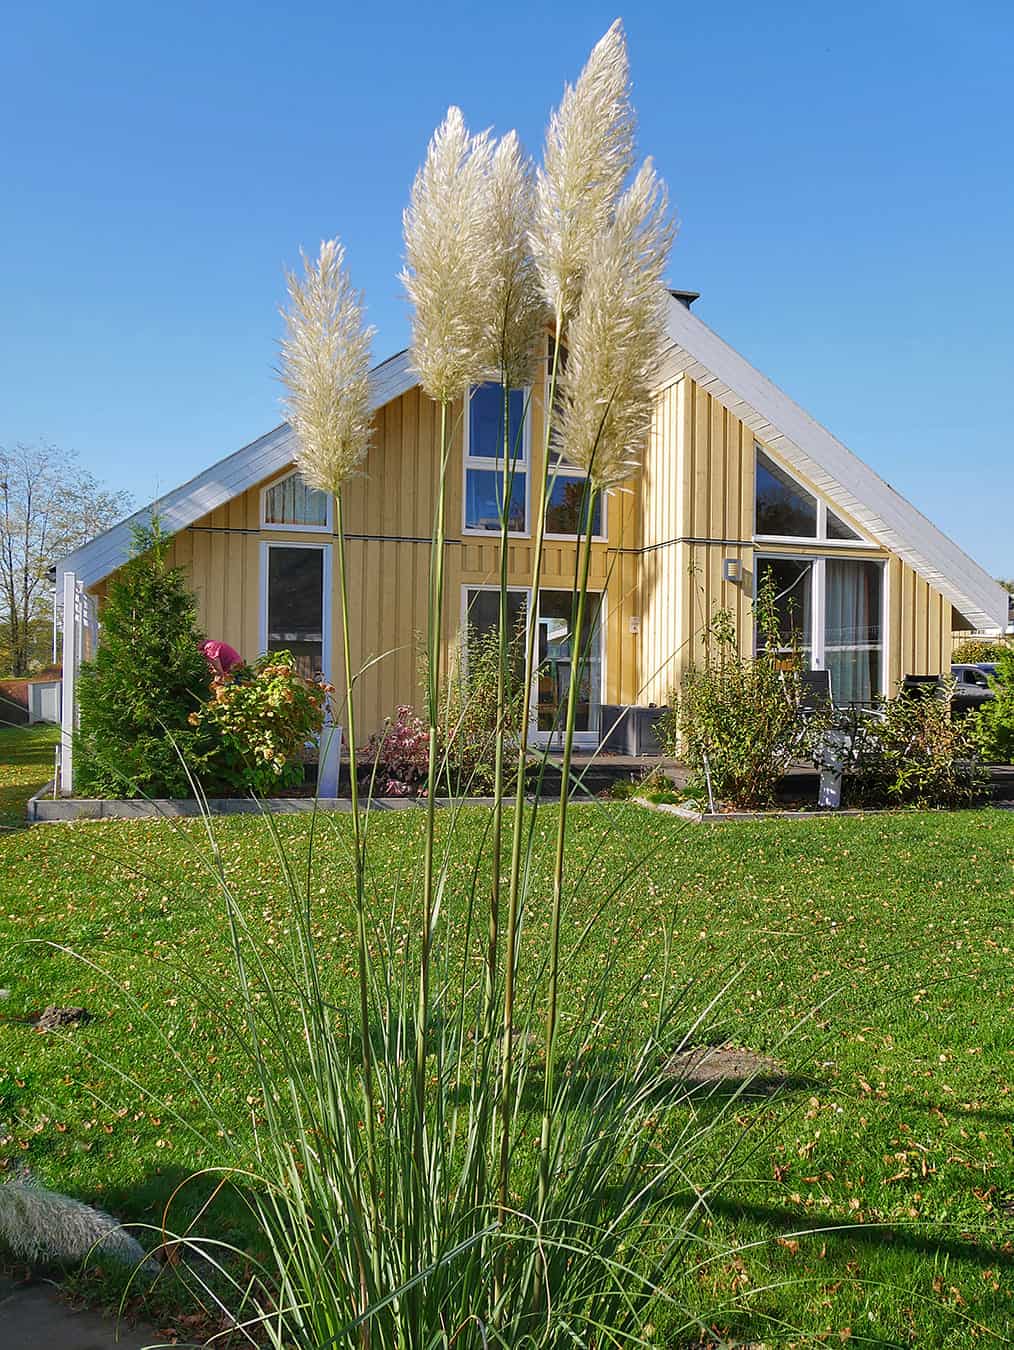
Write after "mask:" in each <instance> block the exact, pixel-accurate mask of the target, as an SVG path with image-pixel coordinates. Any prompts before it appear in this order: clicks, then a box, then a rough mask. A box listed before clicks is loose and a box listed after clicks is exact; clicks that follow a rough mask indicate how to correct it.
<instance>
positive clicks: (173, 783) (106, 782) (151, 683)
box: [75, 520, 211, 797]
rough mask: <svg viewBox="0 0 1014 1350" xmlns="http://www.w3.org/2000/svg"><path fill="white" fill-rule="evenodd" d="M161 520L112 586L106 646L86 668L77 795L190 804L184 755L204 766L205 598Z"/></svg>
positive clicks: (141, 532) (137, 539)
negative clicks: (197, 724)
mask: <svg viewBox="0 0 1014 1350" xmlns="http://www.w3.org/2000/svg"><path fill="white" fill-rule="evenodd" d="M169 545H170V536H169V535H167V534H165V533H164V532H163V530H162V529H161V527H160V525H159V523H158V521H157V520H154V521H152V524H151V525H150V526H148V527H146V528H137V529H135V531H134V539H133V556H132V557H131V559H130V561H129V562H128V563H127V564H126V565H125V566H124V567H123V568H122V570H121V571H120V573H119V574H118V575H117V576H116V577H115V578H114V579H113V580H112V581H111V582H110V585H109V592H108V595H107V598H106V602H105V604H104V606H103V608H102V641H101V643H100V644H99V649H98V652H97V653H96V656H95V660H94V661H90V662H86V663H85V664H84V665H83V666H82V668H81V675H80V686H79V690H80V692H79V706H80V733H79V737H78V741H77V742H76V772H75V790H76V791H78V792H80V793H82V794H83V795H88V796H113V797H136V796H140V795H146V796H149V797H189V796H191V795H192V789H191V787H190V784H189V782H188V779H187V773H186V769H185V768H184V765H183V763H181V755H182V757H183V758H184V759H185V760H186V761H187V762H188V763H191V764H193V763H196V761H197V759H198V758H199V750H200V747H198V745H197V744H196V737H197V736H198V735H199V734H200V733H198V732H195V730H194V729H193V728H192V727H191V726H190V725H189V723H188V718H189V716H190V714H191V713H192V712H194V711H195V710H196V709H197V708H198V707H199V706H200V704H201V703H203V702H204V701H205V700H206V699H207V698H208V696H209V691H210V685H211V670H210V668H209V666H208V662H207V660H206V659H205V657H204V654H203V652H202V651H201V649H200V643H201V641H202V634H201V632H200V630H199V629H198V626H197V601H196V598H195V596H194V595H193V593H192V592H191V590H190V589H189V587H188V586H187V584H186V580H185V578H184V576H183V573H182V571H181V569H180V568H178V567H170V566H169V562H168V554H169Z"/></svg>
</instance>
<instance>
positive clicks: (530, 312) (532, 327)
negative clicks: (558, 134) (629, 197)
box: [479, 131, 546, 389]
mask: <svg viewBox="0 0 1014 1350" xmlns="http://www.w3.org/2000/svg"><path fill="white" fill-rule="evenodd" d="M534 210H535V177H534V172H533V169H532V163H531V160H530V159H528V157H527V156H526V155H525V154H524V153H523V151H522V149H521V145H520V143H519V141H518V137H517V133H516V132H513V131H511V132H508V134H507V135H506V136H504V137H503V138H502V140H500V141H499V142H498V143H497V145H496V148H495V149H494V151H493V154H492V158H491V160H490V163H489V168H488V171H487V174H486V181H485V192H484V194H483V200H482V212H481V216H480V221H479V226H480V235H481V262H480V266H481V282H480V290H481V292H482V306H483V318H484V325H483V350H482V357H483V360H484V362H485V364H486V366H487V368H488V370H489V373H490V374H492V373H494V372H496V371H499V372H501V374H502V375H503V376H504V377H505V378H506V380H507V383H508V384H509V385H510V386H511V387H512V388H514V389H518V388H521V387H522V386H523V385H525V384H527V383H528V381H529V379H530V378H531V375H532V368H533V365H534V361H535V350H536V344H537V342H538V339H539V337H540V336H541V333H542V328H543V324H544V322H545V319H546V307H545V303H544V301H543V298H542V293H541V291H540V290H539V279H538V272H537V271H536V267H535V259H534V258H533V257H532V249H531V240H530V233H531V229H532V222H533V216H534Z"/></svg>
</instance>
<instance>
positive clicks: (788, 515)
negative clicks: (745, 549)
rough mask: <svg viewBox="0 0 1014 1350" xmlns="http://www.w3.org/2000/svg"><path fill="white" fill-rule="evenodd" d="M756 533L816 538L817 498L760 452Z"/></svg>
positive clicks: (758, 456) (758, 457) (758, 460)
mask: <svg viewBox="0 0 1014 1350" xmlns="http://www.w3.org/2000/svg"><path fill="white" fill-rule="evenodd" d="M757 533H758V534H770V535H776V536H780V537H784V538H790V539H793V538H794V539H816V537H817V499H816V497H811V496H810V494H809V493H808V492H806V491H805V490H804V489H803V488H801V487H800V486H799V484H798V483H795V482H793V480H792V479H791V478H790V477H789V475H788V474H787V473H786V472H785V471H784V470H783V469H780V468H779V467H778V465H777V464H775V463H774V462H773V461H772V460H770V459H768V457H767V455H765V454H764V452H763V451H762V450H758V451H757Z"/></svg>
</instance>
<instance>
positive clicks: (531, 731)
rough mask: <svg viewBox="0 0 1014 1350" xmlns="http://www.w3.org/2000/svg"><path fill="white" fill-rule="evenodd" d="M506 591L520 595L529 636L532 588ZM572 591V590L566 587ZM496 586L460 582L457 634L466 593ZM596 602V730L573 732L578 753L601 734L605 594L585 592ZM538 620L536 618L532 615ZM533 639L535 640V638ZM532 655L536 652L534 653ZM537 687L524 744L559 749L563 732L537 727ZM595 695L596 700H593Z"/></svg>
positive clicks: (596, 741)
mask: <svg viewBox="0 0 1014 1350" xmlns="http://www.w3.org/2000/svg"><path fill="white" fill-rule="evenodd" d="M507 589H508V591H509V592H511V593H512V594H515V595H523V596H524V597H525V600H526V605H525V622H526V630H525V636H526V638H527V637H528V636H529V635H530V629H529V627H528V625H530V624H531V623H532V619H533V614H532V588H531V587H530V586H508V587H507ZM542 589H543V590H544V591H566V590H567V589H568V588H567V587H566V586H543V587H542ZM570 589H571V590H573V588H570ZM499 590H500V587H499V586H498V585H496V584H495V583H492V582H462V586H461V632H462V633H464V631H465V628H466V625H467V623H468V595H469V592H470V591H492V592H498V591H499ZM593 596H594V597H596V598H597V600H598V602H599V603H598V621H599V644H600V655H599V680H598V685H599V687H598V690H597V691H596V690H594V689H593V690H592V702H593V703H595V704H596V705H597V707H598V709H599V723H600V725H599V728H598V730H596V731H576V732H575V733H574V745H575V748H579V749H582V750H597V749H598V746H599V741H600V738H601V734H602V729H601V709H602V703H603V694H604V691H605V687H606V641H605V617H606V612H607V611H606V591H605V589H604V588H603V589H602V590H601V591H592V590H589V591H588V598H589V600H590V599H591V598H592V597H593ZM535 618H536V619H538V615H536V616H535ZM536 640H537V639H536ZM536 655H538V651H537V650H536ZM467 656H468V653H467V650H465V651H463V659H467ZM538 692H539V691H538V684H537V681H536V682H535V683H533V685H532V699H531V703H530V704H529V708H528V744H529V745H532V746H551V747H552V748H556V749H559V748H561V747H562V742H563V729H562V728H561V729H560V730H559V731H540V730H539V728H538ZM596 695H597V697H596Z"/></svg>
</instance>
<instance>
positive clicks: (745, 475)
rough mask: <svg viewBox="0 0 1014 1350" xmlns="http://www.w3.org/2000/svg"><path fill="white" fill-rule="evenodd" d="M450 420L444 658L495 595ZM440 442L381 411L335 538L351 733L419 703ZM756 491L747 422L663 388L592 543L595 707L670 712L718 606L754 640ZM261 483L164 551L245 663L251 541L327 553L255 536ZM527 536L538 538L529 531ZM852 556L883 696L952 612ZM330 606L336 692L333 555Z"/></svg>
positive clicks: (897, 567) (874, 553)
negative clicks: (880, 657)
mask: <svg viewBox="0 0 1014 1350" xmlns="http://www.w3.org/2000/svg"><path fill="white" fill-rule="evenodd" d="M453 419H454V427H455V439H456V443H457V450H456V452H455V453H454V454H453V455H452V457H451V464H450V467H449V469H448V508H447V532H448V539H449V541H450V542H449V543H448V546H447V554H446V559H445V566H446V579H447V613H446V622H445V626H444V639H445V644H446V653H447V657H448V659H450V658H451V656H452V654H453V652H454V650H455V646H456V639H457V630H458V626H459V623H460V618H461V591H462V587H463V586H468V585H495V584H496V581H497V542H496V539H495V538H492V537H491V538H483V537H481V536H475V535H467V534H464V533H463V532H462V528H461V527H462V478H463V473H462V463H461V440H462V438H461V426H462V409H461V408H460V406H459V407H456V408H455V409H454V410H453ZM542 419H543V407H542V391H541V388H540V387H538V386H537V387H536V389H535V391H534V393H533V396H532V436H531V442H532V454H531V462H530V464H529V466H528V473H529V490H530V494H531V506H530V511H531V515H532V517H534V512H535V505H536V497H537V491H536V484H537V481H538V478H539V475H540V472H541V461H540V446H541V444H542V440H543V435H542V425H543V421H542ZM439 435H440V429H439V409H438V408H437V407H436V405H435V404H433V403H432V402H431V401H430V400H429V399H428V398H426V397H425V396H424V395H423V394H422V393H421V391H420V390H418V389H412V390H410V391H409V392H408V393H406V394H404V395H402V396H401V397H400V398H397V399H395V400H393V401H392V402H390V403H388V404H386V405H385V406H384V407H383V408H381V409H380V410H379V412H378V413H377V415H376V434H375V438H374V444H373V446H372V448H371V450H370V454H369V458H368V461H367V464H366V469H365V472H364V473H363V474H362V475H361V476H360V477H358V478H356V479H355V480H354V481H353V482H352V483H351V484H350V485H349V487H348V488H347V490H346V524H347V529H348V530H349V531H350V533H352V534H356V535H361V536H367V537H365V538H360V539H352V540H350V541H349V546H348V547H349V585H350V618H351V622H352V650H353V661H354V662H355V664H356V666H357V667H358V668H363V667H365V666H367V664H368V663H370V662H375V664H374V665H371V666H370V668H369V669H368V670H367V671H366V673H365V674H364V675H363V677H362V679H361V681H360V682H359V685H358V692H359V708H360V725H361V727H362V728H363V734H364V735H365V734H367V733H368V732H369V731H371V730H372V729H374V728H376V727H378V726H379V725H380V724H381V722H382V721H383V719H384V717H386V716H389V715H390V714H392V713H393V712H394V710H395V708H396V707H397V705H398V704H399V703H409V704H412V705H415V706H418V705H419V702H420V686H419V679H420V641H421V632H422V629H423V627H424V625H425V616H426V595H427V572H428V567H429V543H428V540H429V536H430V531H431V529H432V524H433V511H434V506H435V483H436V476H437V468H438V458H439V449H440V447H439ZM281 476H283V475H276V478H275V479H271V480H269V481H276V479H277V477H281ZM753 483H754V435H753V433H752V432H751V431H750V429H749V428H748V427H747V426H746V425H745V424H744V423H743V422H741V421H740V420H739V419H738V418H737V417H735V416H734V415H733V414H732V413H730V412H729V411H728V410H727V409H726V408H724V407H723V406H722V404H720V403H719V402H718V400H716V399H714V398H712V397H711V395H710V394H708V393H707V391H706V390H704V389H702V388H701V387H700V386H698V385H697V384H696V383H695V382H694V381H693V380H692V379H690V378H689V377H687V376H684V377H681V378H680V379H678V380H677V381H676V382H675V383H673V384H671V385H669V386H668V387H667V388H665V389H662V390H660V391H659V393H658V394H657V396H656V399H655V407H654V415H653V419H652V426H651V432H650V435H649V438H648V444H647V445H646V447H645V448H644V454H643V457H642V463H641V467H640V470H639V472H638V473H637V474H636V475H635V476H634V479H633V480H632V481H631V483H630V484H628V485H627V486H626V487H625V488H624V489H623V490H621V491H618V492H615V493H613V494H611V495H610V497H609V499H608V502H607V504H606V522H607V530H608V539H607V542H605V543H596V544H594V545H593V555H592V566H591V584H592V586H593V587H594V588H595V589H596V590H601V591H603V592H604V593H605V605H604V611H603V625H604V633H605V643H604V652H605V682H604V690H603V696H604V699H605V701H606V702H609V703H615V702H619V703H649V702H653V703H663V702H665V701H666V699H667V697H668V694H669V692H670V690H672V689H673V688H674V687H676V686H677V685H678V683H679V679H680V675H681V672H682V670H683V669H684V668H685V666H686V665H687V663H688V662H690V661H699V660H700V659H701V656H702V645H701V637H700V634H701V630H702V628H703V627H704V625H705V624H706V622H707V621H708V619H709V618H710V617H711V616H712V615H713V614H714V612H715V610H716V609H720V608H728V609H731V610H732V612H733V614H734V615H735V618H736V622H737V625H738V627H739V632H740V633H741V635H742V636H743V641H744V643H745V644H746V646H747V647H749V646H750V645H751V644H752V626H753V625H752V610H751V599H752V596H753V591H754V546H753V543H752V534H753ZM263 486H264V484H261V485H260V486H258V487H257V488H252V489H250V490H249V491H247V492H246V493H244V494H243V495H242V496H239V497H236V498H235V499H234V500H233V501H231V502H229V503H227V504H226V505H224V506H221V507H219V508H218V509H216V510H215V511H212V512H211V513H210V514H209V515H207V516H205V517H203V518H202V519H201V520H200V521H198V522H196V523H195V524H194V525H193V526H190V527H189V528H188V529H186V530H183V531H182V532H181V533H180V534H178V535H177V536H176V537H175V539H174V541H173V549H172V555H171V556H172V561H173V562H175V563H178V564H179V565H181V566H182V567H183V568H184V569H185V571H186V573H187V575H188V577H189V580H190V583H191V585H192V586H193V587H194V589H195V591H196V593H197V596H198V601H199V606H200V621H201V624H202V626H203V628H204V630H205V631H206V632H207V633H208V634H209V635H210V636H213V637H218V638H223V639H224V640H225V641H227V642H229V643H231V644H232V645H233V646H235V647H237V648H238V649H239V650H240V651H241V652H242V653H243V654H244V655H245V656H248V657H252V656H254V655H256V654H257V651H258V648H259V642H260V597H261V580H262V579H261V575H260V572H261V544H262V543H263V542H265V541H267V542H270V543H278V544H282V543H285V542H287V541H288V542H298V543H318V542H319V543H322V544H326V543H331V542H333V540H332V538H331V536H330V535H328V534H317V533H313V534H311V533H306V532H301V531H299V530H292V531H288V530H279V529H272V530H263V529H262V528H261V523H260V521H261V505H260V497H261V489H262V488H263ZM839 514H840V513H839ZM531 523H532V526H533V530H534V523H535V522H534V519H532V522H531ZM779 551H792V550H791V549H788V550H784V549H781V548H780V549H779ZM803 551H804V552H809V553H813V552H815V551H820V550H814V549H812V548H811V549H808V550H805V549H804V550H803ZM828 555H829V556H830V550H828ZM838 556H840V555H838ZM850 556H852V555H850ZM859 556H870V557H879V558H884V559H885V560H887V567H888V609H887V623H888V637H887V644H886V646H887V660H888V672H889V681H890V687H891V688H892V690H893V689H894V687H895V686H896V684H897V682H898V681H899V680H900V679H901V677H902V676H903V675H905V674H906V673H918V674H924V673H931V672H936V671H940V670H944V669H946V668H947V666H948V664H949V661H950V651H951V634H950V630H951V612H950V606H949V604H948V603H947V602H946V601H945V600H944V598H943V597H942V596H941V595H940V594H939V593H938V592H936V591H934V590H933V589H932V588H931V587H930V586H929V585H927V583H926V582H924V581H923V580H922V578H921V577H919V576H918V575H917V574H916V573H915V572H913V571H912V569H911V568H909V567H907V566H906V565H904V564H903V563H902V562H901V560H900V559H899V558H897V557H894V556H891V555H888V554H887V553H886V552H884V551H883V550H879V549H870V550H869V552H868V553H866V552H863V553H861V554H859ZM726 558H736V559H738V560H739V561H740V562H741V564H742V567H743V581H742V583H741V584H740V585H736V584H734V583H731V582H727V581H725V580H724V578H723V561H724V560H725V559H726ZM531 565H532V542H531V540H530V539H517V540H514V541H512V543H511V545H510V550H509V576H510V584H511V585H512V586H518V587H527V586H528V584H529V582H530V579H531ZM576 566H577V557H576V547H575V545H574V544H573V543H568V542H567V541H560V540H551V541H547V545H546V556H545V564H544V581H543V585H544V586H545V587H546V588H549V589H568V590H569V589H570V588H571V587H572V586H573V585H574V580H575V575H576ZM96 590H97V591H99V592H101V591H102V590H104V587H97V588H96ZM331 594H332V616H331V619H332V651H331V653H330V670H331V674H332V678H334V679H335V683H336V684H339V686H340V683H341V682H340V680H338V679H337V678H336V677H337V675H338V667H339V665H340V648H339V646H338V633H339V608H338V607H339V600H338V595H339V589H338V576H337V559H336V558H335V557H334V550H333V549H332V578H331ZM632 620H636V621H638V622H636V623H632V622H631V621H632ZM635 629H637V631H634V630H635Z"/></svg>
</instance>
